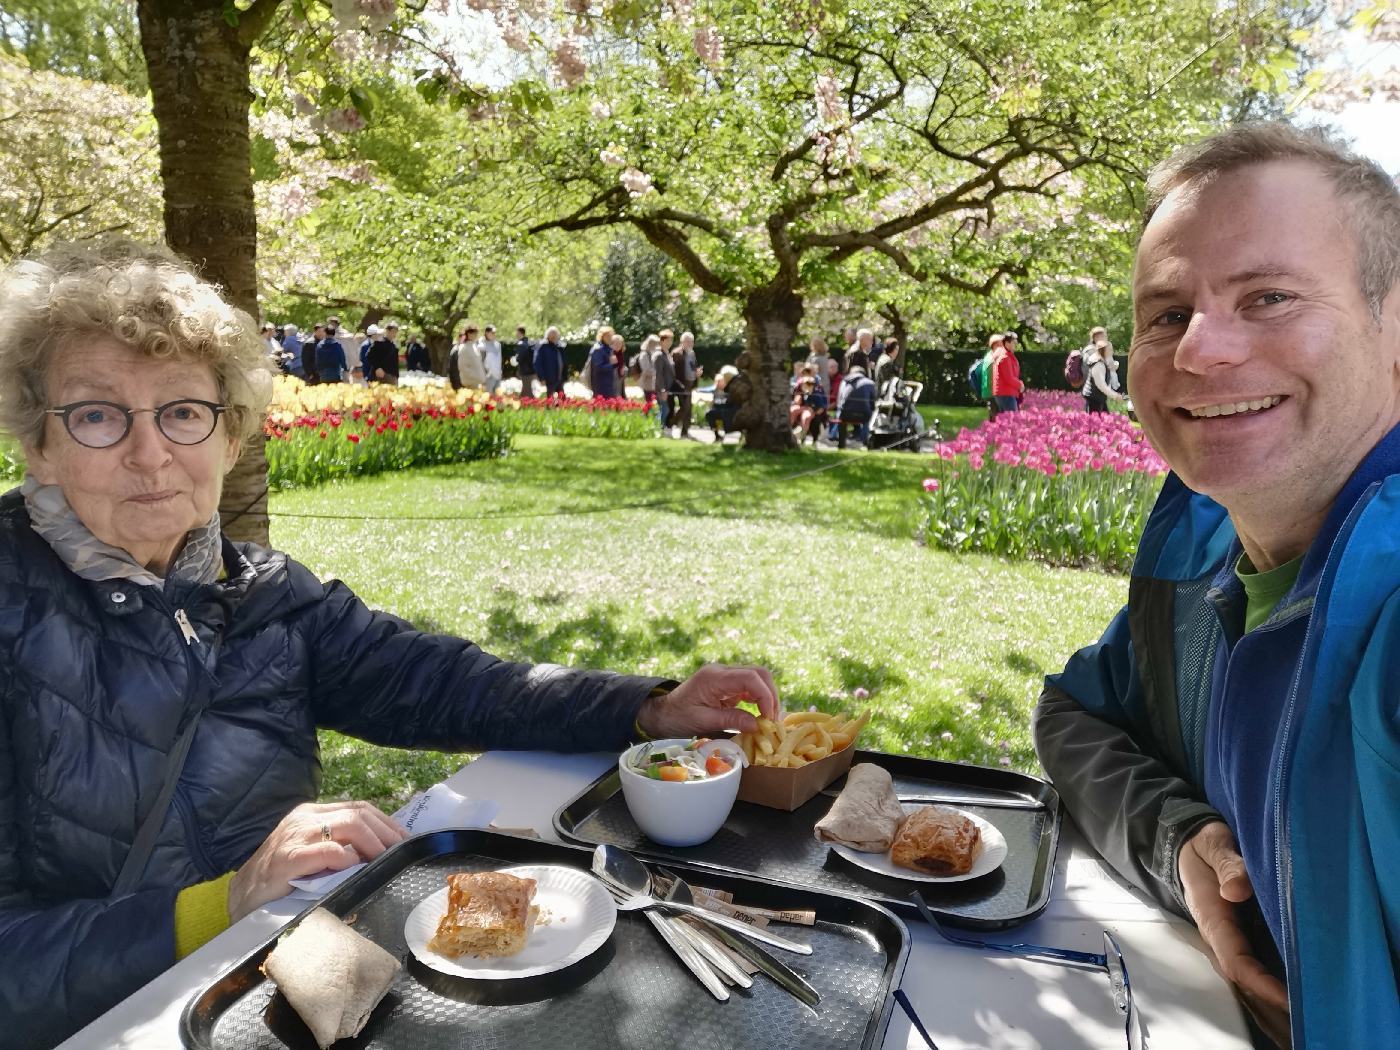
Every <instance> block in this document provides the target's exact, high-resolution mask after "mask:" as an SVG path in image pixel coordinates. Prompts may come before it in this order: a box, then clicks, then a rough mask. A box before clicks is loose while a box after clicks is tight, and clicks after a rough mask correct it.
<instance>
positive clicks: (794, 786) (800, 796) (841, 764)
mask: <svg viewBox="0 0 1400 1050" xmlns="http://www.w3.org/2000/svg"><path fill="white" fill-rule="evenodd" d="M855 753H856V745H855V741H854V740H853V741H851V743H849V744H847V745H846V746H845V747H843V748H842V749H841V750H840V751H837V752H834V753H833V754H830V755H827V756H826V757H825V758H819V759H817V761H815V762H808V763H807V764H806V765H805V766H798V767H797V768H796V769H774V768H772V767H771V766H745V767H744V774H743V776H742V777H741V778H740V780H739V800H740V801H741V802H753V803H756V804H757V805H760V806H769V807H771V808H772V809H785V810H788V811H789V812H791V811H792V810H794V809H796V808H797V807H798V806H800V805H802V804H803V803H805V802H806V801H807V800H808V799H810V798H812V797H813V796H814V795H815V794H816V793H817V792H818V791H820V790H821V789H822V788H824V787H826V786H827V785H828V784H830V783H831V782H832V781H833V780H835V779H836V778H837V777H841V776H844V775H845V773H846V770H848V769H850V768H851V759H852V758H853V757H854V756H855Z"/></svg>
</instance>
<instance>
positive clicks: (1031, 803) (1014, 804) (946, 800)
mask: <svg viewBox="0 0 1400 1050" xmlns="http://www.w3.org/2000/svg"><path fill="white" fill-rule="evenodd" d="M822 794H823V795H826V796H828V797H829V798H836V797H837V796H838V795H840V794H841V792H840V791H838V790H837V789H836V788H826V789H825V790H823V791H822ZM899 801H901V802H910V803H914V804H915V805H939V806H986V807H988V808H990V809H1044V808H1045V803H1044V802H1041V801H1040V800H1039V799H1034V798H1016V797H1012V796H1008V795H930V794H924V795H900V796H899Z"/></svg>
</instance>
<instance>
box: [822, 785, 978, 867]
mask: <svg viewBox="0 0 1400 1050" xmlns="http://www.w3.org/2000/svg"><path fill="white" fill-rule="evenodd" d="M923 808H924V807H923V806H920V805H913V804H910V803H908V802H906V803H904V815H905V816H908V815H909V814H910V813H913V812H914V811H915V810H916V809H923ZM942 808H944V809H953V812H955V813H960V814H962V815H963V816H964V817H966V818H967V819H968V820H970V821H972V822H973V823H974V824H976V825H977V827H978V829H979V830H980V831H981V832H982V852H981V853H980V854H979V855H978V857H977V859H976V860H975V861H973V862H972V868H971V869H970V870H968V871H967V872H965V873H963V874H962V875H929V874H926V873H925V872H922V871H915V870H914V869H913V868H902V867H900V866H899V865H898V864H896V863H895V862H894V861H892V860H890V855H889V853H887V852H886V853H862V852H861V851H860V850H857V849H851V847H850V846H846V845H843V844H842V843H839V842H833V843H831V848H832V849H833V850H835V851H836V852H837V853H839V854H840V855H841V856H843V857H845V858H846V859H847V860H848V861H850V862H851V863H852V864H855V865H857V866H859V867H862V868H865V869H866V870H868V871H874V872H878V873H879V874H881V875H888V876H889V877H890V878H892V879H907V880H909V881H910V882H966V881H967V880H968V879H977V878H981V877H982V876H983V875H986V874H987V873H989V872H993V871H996V870H997V868H999V867H1001V862H1002V861H1004V860H1005V859H1006V836H1005V835H1003V834H1002V833H1001V832H1000V831H998V830H997V829H996V826H995V825H992V824H989V823H987V822H986V821H985V820H983V819H982V818H981V817H979V816H978V815H977V814H976V813H969V812H967V810H965V809H954V807H952V806H944V807H942Z"/></svg>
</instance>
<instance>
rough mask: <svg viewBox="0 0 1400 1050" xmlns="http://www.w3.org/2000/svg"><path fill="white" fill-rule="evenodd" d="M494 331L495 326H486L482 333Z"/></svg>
mask: <svg viewBox="0 0 1400 1050" xmlns="http://www.w3.org/2000/svg"><path fill="white" fill-rule="evenodd" d="M495 330H496V326H495V325H493V324H488V325H487V326H486V327H485V329H483V331H487V332H494V331H495Z"/></svg>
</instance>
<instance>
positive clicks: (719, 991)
mask: <svg viewBox="0 0 1400 1050" xmlns="http://www.w3.org/2000/svg"><path fill="white" fill-rule="evenodd" d="M644 914H645V915H646V917H647V919H648V920H649V921H650V922H651V924H652V925H653V926H655V927H656V932H657V933H659V934H661V939H662V940H663V941H665V942H666V943H667V944H668V945H670V946H671V950H672V951H673V952H675V953H676V955H677V956H679V957H680V960H681V962H683V963H685V965H686V968H687V969H689V970H690V972H691V973H693V974H694V975H695V976H696V978H697V979H698V980H699V981H700V983H701V984H703V985H704V986H705V987H706V989H708V990H709V993H710V994H711V995H713V996H714V997H715V998H716V999H718V1000H719V1001H720V1002H722V1003H725V1002H728V1001H729V989H728V988H726V987H725V986H724V982H723V981H721V980H720V979H719V976H718V975H717V974H716V973H715V971H714V970H712V969H711V968H710V964H709V963H707V962H706V961H705V960H704V959H702V958H701V957H700V953H699V952H697V951H696V950H695V949H694V948H692V947H691V946H690V944H689V943H688V942H686V941H685V940H684V939H683V938H682V937H681V935H680V934H679V933H678V932H677V931H675V930H673V929H672V928H671V926H670V924H669V923H668V922H667V920H666V919H665V918H663V917H662V916H660V915H657V914H656V912H654V911H648V912H645V913H644Z"/></svg>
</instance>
